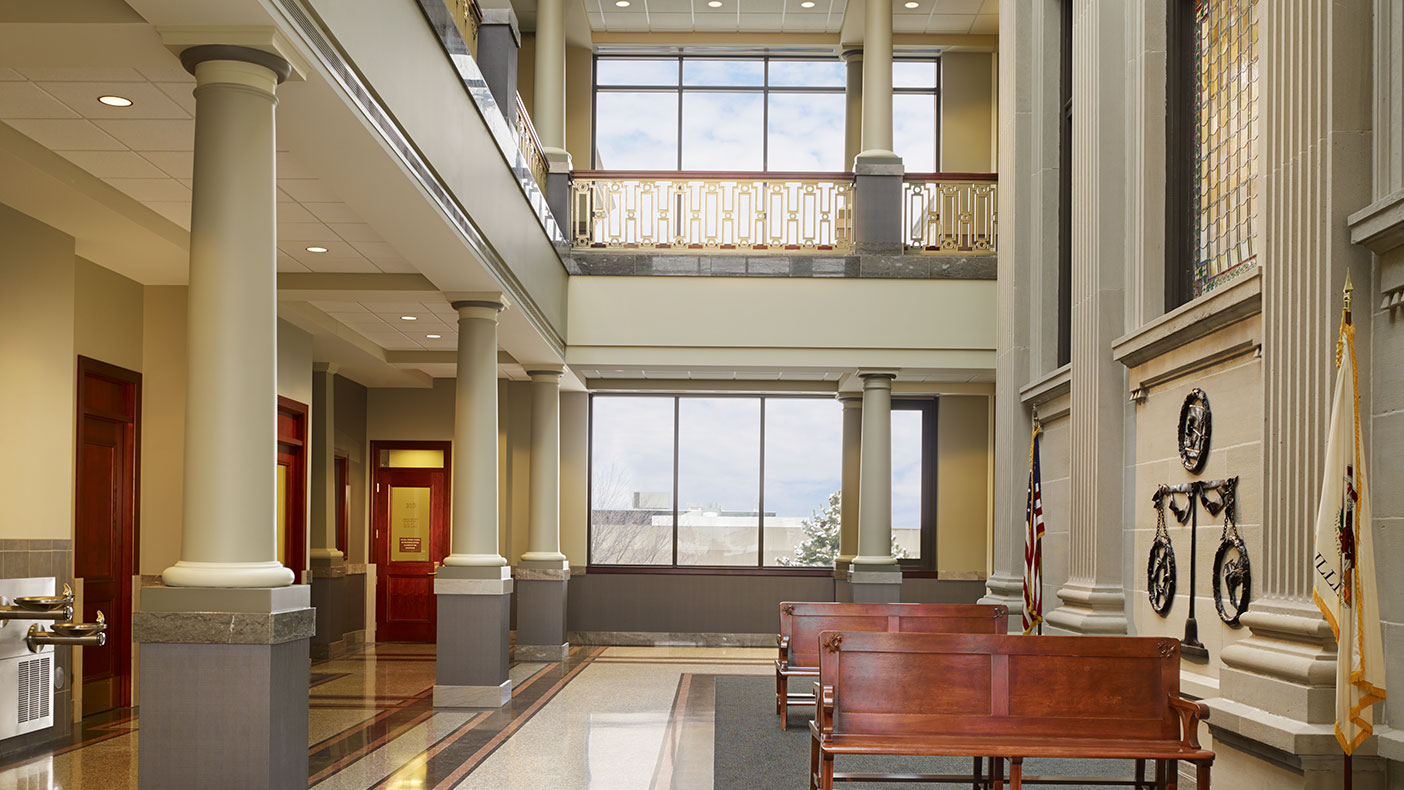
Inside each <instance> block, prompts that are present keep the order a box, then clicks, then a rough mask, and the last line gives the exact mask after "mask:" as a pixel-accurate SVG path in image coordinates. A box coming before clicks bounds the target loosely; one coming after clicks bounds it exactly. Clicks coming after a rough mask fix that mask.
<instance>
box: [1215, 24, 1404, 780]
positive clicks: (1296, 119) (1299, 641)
mask: <svg viewBox="0 0 1404 790" xmlns="http://www.w3.org/2000/svg"><path fill="white" fill-rule="evenodd" d="M1371 23H1372V8H1371V6H1370V4H1369V3H1364V2H1354V3H1314V2H1310V0H1283V1H1282V2H1279V3H1268V4H1259V5H1258V26H1259V30H1258V33H1259V41H1260V45H1259V46H1260V49H1259V53H1260V54H1259V63H1260V65H1259V73H1260V74H1261V75H1262V76H1261V77H1260V80H1261V87H1260V89H1259V92H1258V95H1259V96H1260V97H1261V98H1260V99H1259V114H1260V121H1259V128H1260V129H1261V130H1262V131H1261V133H1260V138H1259V139H1260V142H1259V146H1260V147H1259V149H1258V150H1259V153H1258V157H1259V172H1260V173H1261V174H1262V176H1261V181H1262V185H1263V186H1262V193H1261V194H1262V197H1261V202H1260V205H1261V206H1262V208H1261V211H1262V212H1263V214H1264V216H1263V217H1262V218H1261V222H1260V224H1259V228H1261V229H1263V230H1262V231H1260V232H1262V233H1263V236H1262V237H1261V239H1262V246H1261V248H1260V249H1261V250H1262V255H1261V256H1260V258H1259V260H1261V261H1263V264H1262V265H1263V266H1265V267H1270V268H1269V269H1268V270H1266V271H1265V272H1264V276H1263V282H1262V288H1263V297H1262V298H1263V316H1262V321H1263V366H1262V368H1263V432H1264V442H1263V467H1262V474H1261V477H1260V479H1261V480H1262V486H1263V497H1262V501H1263V517H1262V522H1263V526H1262V531H1263V537H1262V548H1261V549H1260V550H1258V551H1257V553H1256V554H1255V555H1253V561H1254V565H1253V584H1254V586H1255V587H1256V588H1257V589H1258V590H1260V592H1256V595H1255V597H1254V600H1253V602H1252V606H1251V608H1250V609H1249V610H1248V611H1247V612H1244V614H1243V616H1242V617H1241V618H1240V622H1242V623H1243V625H1245V626H1247V628H1248V629H1249V631H1250V632H1251V633H1250V635H1249V636H1248V638H1246V639H1243V640H1241V641H1238V642H1235V643H1234V644H1232V645H1229V646H1226V647H1225V648H1224V650H1223V653H1222V656H1221V658H1222V660H1223V667H1222V669H1221V670H1220V674H1219V688H1220V691H1221V694H1222V697H1220V698H1216V699H1211V700H1208V703H1209V705H1210V707H1211V708H1212V710H1213V715H1212V717H1211V719H1210V722H1209V727H1210V729H1211V731H1212V733H1213V736H1214V744H1215V752H1216V753H1218V755H1219V760H1217V761H1216V763H1215V771H1216V773H1217V775H1218V776H1220V777H1239V776H1247V775H1249V774H1250V772H1251V771H1252V770H1253V769H1254V764H1255V763H1256V764H1257V765H1262V764H1263V761H1264V760H1265V759H1266V760H1267V761H1268V762H1269V763H1270V764H1271V765H1272V766H1273V767H1274V768H1276V769H1278V770H1281V769H1283V768H1286V769H1288V770H1290V771H1293V772H1294V773H1295V774H1296V775H1295V776H1293V775H1292V774H1286V773H1284V776H1285V777H1286V779H1284V780H1283V781H1281V782H1279V783H1278V784H1277V785H1275V786H1281V787H1305V788H1317V787H1321V788H1325V787H1333V788H1334V787H1339V786H1340V773H1339V772H1340V753H1341V752H1340V746H1339V745H1338V744H1337V743H1336V740H1335V737H1334V734H1333V722H1334V719H1335V709H1334V693H1335V691H1334V689H1335V677H1336V670H1335V659H1336V644H1335V639H1334V637H1333V636H1332V634H1331V630H1330V627H1329V626H1328V625H1327V624H1326V622H1325V621H1324V619H1323V618H1322V617H1321V614H1320V611H1319V610H1318V609H1317V608H1316V606H1315V604H1313V603H1312V600H1311V594H1312V573H1313V570H1312V556H1313V552H1314V551H1315V536H1314V532H1313V526H1314V525H1313V521H1314V519H1315V514H1316V508H1317V504H1318V499H1319V497H1320V491H1321V476H1322V473H1323V471H1324V470H1323V466H1322V456H1323V455H1324V453H1325V449H1326V432H1327V431H1326V424H1327V417H1328V415H1329V404H1330V396H1331V392H1332V390H1331V387H1332V386H1333V385H1334V384H1335V376H1336V369H1335V345H1336V338H1337V328H1338V326H1339V321H1340V315H1341V289H1342V286H1343V285H1344V282H1345V276H1346V272H1347V271H1349V272H1350V273H1351V277H1352V279H1353V280H1354V282H1355V283H1356V291H1355V305H1356V311H1357V312H1356V321H1355V323H1356V331H1357V333H1358V334H1357V336H1356V347H1357V349H1358V353H1359V358H1360V360H1361V362H1362V364H1368V362H1366V360H1368V359H1369V348H1370V336H1369V321H1368V320H1365V319H1364V317H1365V316H1367V315H1369V310H1370V308H1371V307H1374V306H1375V305H1377V304H1378V302H1375V303H1374V304H1371V302H1372V301H1373V300H1374V299H1375V298H1377V297H1375V296H1374V294H1372V293H1371V292H1370V286H1369V285H1368V284H1369V283H1370V282H1371V279H1370V278H1371V271H1370V269H1371V266H1370V256H1369V253H1368V252H1367V251H1365V250H1363V249H1361V248H1360V247H1358V246H1355V245H1353V244H1351V243H1350V239H1349V228H1348V226H1347V224H1346V223H1345V222H1343V221H1342V220H1344V219H1345V218H1346V216H1347V215H1348V214H1349V213H1350V212H1351V211H1353V210H1355V209H1356V208H1358V207H1360V206H1364V205H1367V204H1368V203H1369V202H1370V179H1369V177H1368V175H1366V174H1367V173H1368V170H1369V166H1370V164H1369V163H1370V128H1371V115H1370V113H1371V106H1370V103H1369V102H1368V101H1366V100H1363V99H1362V98H1361V96H1362V93H1361V91H1362V89H1363V88H1364V87H1365V86H1368V84H1369V72H1368V64H1369V59H1368V57H1365V56H1362V54H1361V47H1362V46H1363V44H1364V42H1368V41H1370V29H1371V28H1370V26H1371ZM1298 85H1311V86H1314V87H1313V89H1312V90H1310V91H1305V92H1303V91H1296V90H1291V89H1290V86H1298ZM1307 184H1319V185H1321V187H1320V190H1319V191H1320V197H1319V199H1318V200H1313V201H1307V202H1303V201H1302V200H1301V194H1302V189H1303V187H1304V185H1307ZM1323 212H1324V214H1323ZM1269 275H1270V276H1269ZM1362 284H1364V285H1363V287H1362ZM1396 359H1397V357H1396ZM1366 374H1368V371H1366V373H1362V375H1361V377H1360V390H1361V395H1362V401H1365V400H1367V399H1368V392H1369V388H1368V385H1367V381H1366V377H1367V375H1366ZM1376 391H1377V392H1378V391H1379V390H1378V389H1377V390H1376ZM1361 407H1362V409H1368V405H1367V403H1365V402H1362V403H1361ZM1367 440H1368V439H1367ZM1376 455H1377V457H1378V450H1376ZM1379 468H1380V464H1379V463H1378V462H1376V467H1375V469H1379ZM1371 471H1374V470H1371ZM1374 473H1375V475H1376V478H1378V472H1374ZM1366 482H1367V485H1368V483H1369V481H1368V480H1367V481H1366ZM1383 490H1384V489H1382V488H1381V487H1380V486H1379V485H1376V486H1375V487H1374V492H1375V493H1374V497H1375V499H1374V501H1375V502H1379V501H1380V500H1381V498H1382V491H1383ZM1376 521H1377V522H1378V521H1379V512H1378V508H1377V511H1376ZM1378 526H1379V525H1378V524H1377V529H1378ZM1377 534H1378V533H1377ZM1382 556H1383V555H1382ZM1259 558H1261V559H1259ZM1380 581H1381V587H1380V588H1381V590H1382V591H1383V590H1387V589H1388V585H1386V584H1385V583H1384V582H1385V581H1387V577H1386V576H1381V577H1380ZM1375 715H1377V716H1378V715H1379V714H1378V713H1376V714H1375ZM1396 726H1397V725H1396ZM1373 744H1375V740H1373V739H1372V740H1371V741H1367V742H1366V744H1364V745H1363V746H1362V752H1357V756H1356V758H1355V767H1356V778H1357V780H1358V781H1357V785H1356V786H1357V787H1380V786H1382V784H1383V781H1382V777H1381V776H1380V774H1381V772H1382V769H1381V766H1380V764H1379V761H1378V760H1374V759H1372V758H1370V757H1368V756H1363V755H1368V754H1369V753H1370V750H1371V747H1372V746H1373ZM1264 755H1267V756H1266V757H1264ZM1258 770H1261V768H1259V769H1258ZM1225 771H1226V772H1227V773H1225ZM1228 781H1230V782H1232V781H1234V780H1232V779H1230V780H1228Z"/></svg>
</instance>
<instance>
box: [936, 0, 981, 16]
mask: <svg viewBox="0 0 1404 790" xmlns="http://www.w3.org/2000/svg"><path fill="white" fill-rule="evenodd" d="M931 3H934V4H935V7H934V9H933V10H934V11H935V12H936V13H938V14H978V13H979V12H980V6H982V5H984V3H985V0H922V5H929V4H931Z"/></svg>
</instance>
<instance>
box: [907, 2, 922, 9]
mask: <svg viewBox="0 0 1404 790" xmlns="http://www.w3.org/2000/svg"><path fill="white" fill-rule="evenodd" d="M919 5H921V3H907V4H906V6H907V8H916V7H917V6H919Z"/></svg>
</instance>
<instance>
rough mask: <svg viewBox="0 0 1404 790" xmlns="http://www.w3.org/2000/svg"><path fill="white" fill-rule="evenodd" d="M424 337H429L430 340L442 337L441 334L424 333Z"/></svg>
mask: <svg viewBox="0 0 1404 790" xmlns="http://www.w3.org/2000/svg"><path fill="white" fill-rule="evenodd" d="M425 337H427V338H429V339H430V340H438V339H439V338H441V337H443V335H425Z"/></svg>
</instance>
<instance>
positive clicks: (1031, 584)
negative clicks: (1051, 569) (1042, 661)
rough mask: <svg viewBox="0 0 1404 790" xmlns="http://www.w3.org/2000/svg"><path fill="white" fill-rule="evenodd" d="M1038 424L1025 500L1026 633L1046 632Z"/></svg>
mask: <svg viewBox="0 0 1404 790" xmlns="http://www.w3.org/2000/svg"><path fill="white" fill-rule="evenodd" d="M1042 434H1043V430H1042V429H1041V428H1040V426H1039V424H1038V421H1037V420H1035V421H1034V427H1033V439H1032V440H1030V442H1029V495H1028V498H1027V499H1025V500H1024V633H1025V634H1029V633H1033V632H1034V630H1035V629H1037V630H1038V632H1039V633H1042V632H1043V478H1042V476H1041V475H1040V474H1039V469H1038V439H1039V437H1040V436H1041V435H1042Z"/></svg>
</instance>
